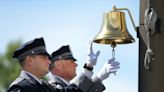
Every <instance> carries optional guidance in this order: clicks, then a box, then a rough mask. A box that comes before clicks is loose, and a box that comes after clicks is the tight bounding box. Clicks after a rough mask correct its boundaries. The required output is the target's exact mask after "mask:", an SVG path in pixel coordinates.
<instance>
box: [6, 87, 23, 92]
mask: <svg viewBox="0 0 164 92" xmlns="http://www.w3.org/2000/svg"><path fill="white" fill-rule="evenodd" d="M8 92H21V90H20V89H19V88H14V89H12V90H10V91H8Z"/></svg>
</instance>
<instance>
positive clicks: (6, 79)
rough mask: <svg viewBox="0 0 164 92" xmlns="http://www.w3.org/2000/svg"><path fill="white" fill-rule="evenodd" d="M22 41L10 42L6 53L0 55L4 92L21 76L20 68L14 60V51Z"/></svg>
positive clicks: (0, 75)
mask: <svg viewBox="0 0 164 92" xmlns="http://www.w3.org/2000/svg"><path fill="white" fill-rule="evenodd" d="M20 44H21V40H17V41H12V42H9V43H8V45H7V47H6V51H5V52H4V53H3V54H0V91H1V92H2V91H4V90H5V89H6V88H7V87H8V86H9V85H10V83H11V82H12V81H13V80H14V79H15V78H16V77H18V76H19V73H20V66H19V64H18V62H17V60H16V59H13V58H12V55H13V52H14V50H15V49H16V48H17V47H18V46H20Z"/></svg>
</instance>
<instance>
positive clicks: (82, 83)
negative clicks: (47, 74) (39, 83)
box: [49, 74, 105, 92]
mask: <svg viewBox="0 0 164 92" xmlns="http://www.w3.org/2000/svg"><path fill="white" fill-rule="evenodd" d="M52 78H53V79H50V81H49V83H50V84H51V85H52V86H54V85H55V86H56V87H57V88H60V89H62V88H63V87H66V86H69V85H70V84H68V83H66V82H65V81H66V80H65V81H64V79H63V78H61V77H58V76H56V75H54V76H53V77H52ZM73 84H75V85H76V86H78V87H79V88H80V89H81V90H82V91H83V92H102V91H103V90H105V87H104V85H103V84H102V82H101V80H99V79H98V78H97V77H95V78H93V79H92V80H90V79H89V78H87V77H86V76H85V75H83V74H80V75H79V76H76V77H75V78H74V81H73Z"/></svg>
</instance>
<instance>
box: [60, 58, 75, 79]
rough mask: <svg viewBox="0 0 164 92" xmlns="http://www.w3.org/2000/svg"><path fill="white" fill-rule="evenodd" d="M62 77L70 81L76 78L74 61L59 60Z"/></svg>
mask: <svg viewBox="0 0 164 92" xmlns="http://www.w3.org/2000/svg"><path fill="white" fill-rule="evenodd" d="M59 62H60V65H61V69H60V70H61V72H62V77H63V78H65V79H67V80H71V79H73V78H74V77H75V76H76V67H77V64H76V62H75V61H74V60H72V59H70V60H60V61H59Z"/></svg>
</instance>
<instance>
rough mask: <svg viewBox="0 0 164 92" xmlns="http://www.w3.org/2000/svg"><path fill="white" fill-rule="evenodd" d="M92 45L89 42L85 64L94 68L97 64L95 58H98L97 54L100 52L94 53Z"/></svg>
mask: <svg viewBox="0 0 164 92" xmlns="http://www.w3.org/2000/svg"><path fill="white" fill-rule="evenodd" d="M92 43H93V42H91V41H90V42H89V46H88V47H89V51H88V55H87V61H86V64H87V65H88V66H92V67H93V66H94V65H96V63H97V58H98V56H99V54H100V51H97V52H96V53H94V52H93V49H92Z"/></svg>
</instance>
